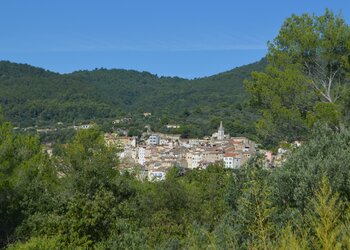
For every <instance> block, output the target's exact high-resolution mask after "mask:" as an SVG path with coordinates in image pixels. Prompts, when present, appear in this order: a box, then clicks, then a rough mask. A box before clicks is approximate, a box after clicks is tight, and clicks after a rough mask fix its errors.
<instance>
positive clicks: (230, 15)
mask: <svg viewBox="0 0 350 250" xmlns="http://www.w3.org/2000/svg"><path fill="white" fill-rule="evenodd" d="M325 8H329V9H331V10H333V11H334V12H335V13H339V12H342V15H343V16H344V18H345V19H346V20H347V22H348V23H350V13H349V12H350V1H349V0H329V1H326V0H324V1H320V0H304V1H302V0H289V1H281V0H279V1H277V0H265V1H261V0H254V1H253V0H245V1H233V0H215V1H214V0H212V1H209V0H176V1H174V0H172V1H170V0H148V1H145V0H114V1H113V0H95V1H92V0H51V1H49V0H32V1H28V0H3V1H1V3H0V30H1V33H0V60H10V61H13V62H18V63H28V64H31V65H34V66H39V67H43V68H45V69H49V70H53V71H56V72H61V73H67V72H72V71H74V70H79V69H94V68H100V67H104V68H124V69H135V70H140V71H149V72H151V73H154V74H158V75H167V76H181V77H187V78H193V77H202V76H208V75H212V74H215V73H219V72H223V71H226V70H229V69H232V68H234V67H237V66H240V65H244V64H248V63H251V62H254V61H257V60H259V59H260V58H261V57H263V56H264V55H265V54H266V44H267V41H269V40H272V39H273V38H274V37H275V36H276V35H277V33H278V30H279V28H280V27H281V25H282V23H283V21H284V19H285V18H286V17H288V16H290V15H291V14H293V13H294V14H301V13H304V12H307V13H316V14H322V13H323V12H324V10H325Z"/></svg>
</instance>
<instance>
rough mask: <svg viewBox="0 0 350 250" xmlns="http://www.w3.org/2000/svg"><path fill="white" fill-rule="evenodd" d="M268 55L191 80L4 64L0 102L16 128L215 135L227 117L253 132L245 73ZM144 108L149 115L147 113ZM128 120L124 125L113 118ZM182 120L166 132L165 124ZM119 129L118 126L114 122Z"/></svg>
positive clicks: (233, 129)
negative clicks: (84, 126)
mask: <svg viewBox="0 0 350 250" xmlns="http://www.w3.org/2000/svg"><path fill="white" fill-rule="evenodd" d="M264 65H265V61H264V60H263V61H261V62H258V63H253V64H250V65H247V66H243V67H239V68H236V69H233V70H231V71H228V72H225V73H222V74H218V75H215V76H211V77H206V78H199V79H193V80H187V79H181V78H177V77H173V78H170V77H158V76H156V75H152V74H150V73H147V72H137V71H132V70H107V69H96V70H93V71H77V72H73V73H71V74H64V75H60V74H56V73H52V72H48V71H44V70H42V69H40V68H35V67H32V66H29V65H23V64H14V63H10V62H6V61H2V62H0V88H1V92H0V105H2V106H3V107H4V109H5V114H6V117H7V119H9V120H10V121H11V122H13V123H14V124H15V125H16V126H17V127H21V128H22V129H23V128H26V127H31V126H34V125H37V126H39V127H60V126H57V123H58V122H60V123H63V125H61V127H70V126H73V125H79V124H81V123H83V122H87V123H89V122H95V123H98V124H99V125H100V126H102V127H104V128H105V130H107V131H108V130H113V129H117V128H120V129H124V130H129V131H130V134H131V135H139V134H140V133H141V132H142V131H143V129H144V126H145V125H150V126H151V129H152V130H155V131H162V132H173V133H181V134H182V135H183V136H184V137H188V136H192V137H198V136H204V135H208V134H211V133H212V132H213V130H214V129H216V128H217V126H218V124H219V122H220V120H223V121H224V122H225V123H224V124H225V127H226V129H227V131H228V132H230V133H232V134H237V135H243V134H253V132H254V124H253V120H254V119H255V116H254V114H253V113H252V111H251V110H250V109H249V108H247V107H245V99H246V94H245V91H244V87H243V79H245V78H249V76H250V73H251V72H252V71H260V70H262V69H263V68H264ZM143 113H151V114H152V115H151V116H149V117H144V116H143ZM123 118H131V119H130V120H128V119H126V120H125V121H124V122H121V123H120V124H114V125H113V124H112V121H113V120H117V119H119V120H122V119H123ZM167 124H176V125H181V128H180V129H175V130H174V129H172V130H169V129H168V130H167V129H166V127H165V125H167ZM113 127H114V128H113Z"/></svg>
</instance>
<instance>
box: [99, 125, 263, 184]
mask: <svg viewBox="0 0 350 250" xmlns="http://www.w3.org/2000/svg"><path fill="white" fill-rule="evenodd" d="M105 142H106V144H107V145H109V146H112V145H114V146H118V147H120V148H121V152H120V155H119V156H120V159H121V163H122V166H123V167H124V168H128V167H134V166H135V165H139V166H140V167H141V169H142V170H143V171H142V172H143V176H144V177H147V178H148V179H150V180H154V179H157V180H163V179H164V178H165V176H166V173H167V171H168V170H169V169H170V168H171V167H173V166H177V167H181V168H184V169H195V168H206V167H207V166H208V165H210V164H213V163H223V164H224V166H225V167H226V168H239V167H240V166H242V165H243V164H244V163H246V162H247V161H248V160H249V158H251V157H252V156H254V155H256V154H257V151H258V149H257V146H256V144H255V142H253V141H251V140H249V139H247V138H245V137H230V135H228V134H225V131H224V127H223V125H222V123H220V127H219V129H218V131H217V132H215V133H214V134H213V135H212V136H211V137H206V138H204V139H182V138H180V135H170V134H160V133H154V134H151V135H150V136H148V138H147V139H146V140H144V141H139V140H138V138H137V137H118V135H117V134H111V133H108V134H105Z"/></svg>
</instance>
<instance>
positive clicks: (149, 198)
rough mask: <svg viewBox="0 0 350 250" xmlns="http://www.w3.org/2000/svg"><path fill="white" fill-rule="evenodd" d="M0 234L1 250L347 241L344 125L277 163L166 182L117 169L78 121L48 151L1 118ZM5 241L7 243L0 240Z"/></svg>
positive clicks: (326, 245)
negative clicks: (67, 138) (71, 133)
mask: <svg viewBox="0 0 350 250" xmlns="http://www.w3.org/2000/svg"><path fill="white" fill-rule="evenodd" d="M0 136H1V140H0V163H1V164H0V166H1V168H0V178H1V182H0V183H1V186H0V199H1V210H0V225H1V231H0V239H1V245H2V246H5V245H7V246H8V247H9V249H47V248H50V249H62V248H77V247H83V248H86V247H89V248H96V249H155V248H156V249H157V248H158V249H184V248H185V249H188V248H190V249H203V248H204V249H205V248H219V249H236V248H237V249H251V248H255V249H280V248H283V249H320V248H321V249H334V247H339V248H342V247H343V248H344V247H345V248H346V247H348V246H349V243H350V242H349V241H348V239H349V236H350V235H349V229H350V228H349V226H350V223H349V221H348V218H349V217H348V216H349V215H350V214H349V213H348V212H347V211H349V210H348V209H349V205H350V203H349V190H348V189H349V182H350V165H349V163H350V159H349V153H348V152H350V145H349V143H348V142H349V140H350V129H346V128H341V129H340V130H339V131H333V130H332V129H330V128H328V127H320V128H318V130H315V131H314V138H313V139H311V140H310V141H309V142H308V143H306V144H305V145H303V146H302V147H300V148H298V149H295V151H294V152H293V153H292V156H291V157H290V158H289V159H288V160H287V161H286V162H285V163H284V166H283V167H282V168H279V169H275V170H271V169H270V170H267V169H264V168H263V164H262V161H261V158H260V157H257V158H256V159H254V160H252V161H251V162H250V163H249V164H248V165H247V166H245V167H244V168H241V169H236V170H228V169H224V168H223V167H222V166H221V165H220V164H219V165H212V166H210V167H208V168H207V169H205V170H193V171H187V172H185V174H181V173H182V172H179V170H178V169H176V168H174V169H172V170H171V171H170V172H169V173H168V175H167V179H166V180H165V181H161V182H148V181H140V180H138V179H137V178H136V176H134V174H131V173H128V172H120V171H118V166H119V163H118V159H117V158H116V151H115V149H114V148H108V147H106V146H105V145H104V143H103V139H102V134H101V133H99V131H98V130H96V129H90V130H82V131H81V132H79V133H78V134H77V135H76V137H75V138H74V140H73V141H72V142H70V143H69V144H67V145H66V146H64V147H62V148H61V149H60V150H59V151H58V154H57V155H56V156H54V157H51V158H49V157H47V156H46V155H44V154H43V153H42V151H41V150H40V145H39V143H38V142H39V140H38V138H35V137H30V136H24V135H19V134H14V133H13V132H12V127H11V124H10V123H8V122H5V121H4V120H3V121H2V122H1V125H0ZM8 244H10V245H8Z"/></svg>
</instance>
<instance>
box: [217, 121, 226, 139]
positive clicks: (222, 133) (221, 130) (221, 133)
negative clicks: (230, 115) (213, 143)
mask: <svg viewBox="0 0 350 250" xmlns="http://www.w3.org/2000/svg"><path fill="white" fill-rule="evenodd" d="M223 139H225V130H224V127H223V126H222V121H221V122H220V127H219V130H218V140H223Z"/></svg>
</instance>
